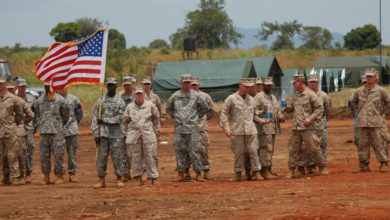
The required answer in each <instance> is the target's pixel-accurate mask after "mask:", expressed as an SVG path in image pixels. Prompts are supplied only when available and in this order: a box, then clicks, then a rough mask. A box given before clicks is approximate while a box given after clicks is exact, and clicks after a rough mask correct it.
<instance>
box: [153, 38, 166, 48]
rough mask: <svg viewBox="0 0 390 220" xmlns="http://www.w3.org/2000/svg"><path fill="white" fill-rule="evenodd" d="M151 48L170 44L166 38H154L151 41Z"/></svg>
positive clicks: (164, 46)
mask: <svg viewBox="0 0 390 220" xmlns="http://www.w3.org/2000/svg"><path fill="white" fill-rule="evenodd" d="M149 48H154V49H158V48H169V45H168V43H167V42H166V41H165V40H163V39H155V40H153V41H152V42H150V44H149Z"/></svg>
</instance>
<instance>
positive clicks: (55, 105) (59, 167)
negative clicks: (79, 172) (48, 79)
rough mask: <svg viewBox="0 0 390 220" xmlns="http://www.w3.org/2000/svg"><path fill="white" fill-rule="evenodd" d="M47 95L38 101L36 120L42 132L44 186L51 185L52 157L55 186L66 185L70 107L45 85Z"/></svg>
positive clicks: (41, 147) (41, 148) (40, 146)
mask: <svg viewBox="0 0 390 220" xmlns="http://www.w3.org/2000/svg"><path fill="white" fill-rule="evenodd" d="M45 92H46V94H44V95H42V96H41V97H39V99H38V101H37V114H36V118H37V119H36V120H37V123H38V128H39V131H40V145H39V148H40V157H41V158H40V159H41V170H42V173H43V175H44V178H43V182H42V183H43V184H46V185H48V184H50V172H51V155H52V154H53V155H54V174H55V175H56V177H57V179H56V181H55V184H62V183H64V172H65V168H64V151H65V137H64V128H63V127H64V125H65V124H66V122H68V120H69V106H68V105H67V104H66V101H65V99H64V98H63V97H62V96H60V95H58V94H52V93H51V92H50V85H49V84H47V83H45Z"/></svg>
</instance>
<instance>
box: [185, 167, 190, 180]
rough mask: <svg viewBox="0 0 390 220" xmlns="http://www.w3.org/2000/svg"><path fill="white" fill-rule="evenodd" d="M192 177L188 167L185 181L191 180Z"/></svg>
mask: <svg viewBox="0 0 390 220" xmlns="http://www.w3.org/2000/svg"><path fill="white" fill-rule="evenodd" d="M191 179H192V178H191V175H190V169H189V168H186V171H185V172H184V181H190V180H191Z"/></svg>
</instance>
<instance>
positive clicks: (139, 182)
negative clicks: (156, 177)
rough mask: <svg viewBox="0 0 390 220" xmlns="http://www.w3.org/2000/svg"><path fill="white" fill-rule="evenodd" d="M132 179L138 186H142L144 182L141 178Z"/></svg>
mask: <svg viewBox="0 0 390 220" xmlns="http://www.w3.org/2000/svg"><path fill="white" fill-rule="evenodd" d="M134 179H135V181H136V182H137V184H138V186H142V185H144V181H143V180H142V176H136V177H134Z"/></svg>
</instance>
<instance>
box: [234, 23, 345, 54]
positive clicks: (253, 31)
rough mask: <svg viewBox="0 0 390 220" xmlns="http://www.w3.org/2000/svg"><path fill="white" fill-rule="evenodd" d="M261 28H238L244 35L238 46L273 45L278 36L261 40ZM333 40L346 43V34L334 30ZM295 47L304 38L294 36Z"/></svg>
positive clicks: (333, 42) (333, 41)
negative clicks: (257, 36) (258, 34)
mask: <svg viewBox="0 0 390 220" xmlns="http://www.w3.org/2000/svg"><path fill="white" fill-rule="evenodd" d="M258 31H259V29H257V28H238V32H239V33H241V34H242V35H243V36H244V37H243V38H242V39H241V43H240V44H239V45H238V48H242V49H249V48H252V47H255V46H265V47H271V45H272V43H273V42H274V41H275V39H276V36H271V37H269V38H268V40H267V41H260V40H259V39H257V38H256V37H255V35H257V33H258ZM332 35H333V40H332V44H335V43H336V42H340V43H341V44H343V43H344V40H343V37H344V35H343V34H341V33H338V32H333V33H332ZM294 45H295V47H299V46H300V45H302V40H301V39H300V38H299V37H295V38H294ZM231 47H235V45H231Z"/></svg>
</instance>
